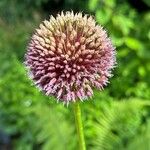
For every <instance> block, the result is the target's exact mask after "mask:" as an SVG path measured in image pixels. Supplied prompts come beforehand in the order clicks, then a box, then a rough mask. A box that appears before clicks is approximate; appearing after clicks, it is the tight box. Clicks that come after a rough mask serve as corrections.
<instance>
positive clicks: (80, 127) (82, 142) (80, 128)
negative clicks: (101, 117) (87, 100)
mask: <svg viewBox="0 0 150 150" xmlns="http://www.w3.org/2000/svg"><path fill="white" fill-rule="evenodd" d="M73 109H74V116H75V122H76V129H77V134H78V141H79V146H80V150H86V146H85V140H84V133H83V125H82V119H81V109H80V104H79V102H75V103H74V104H73Z"/></svg>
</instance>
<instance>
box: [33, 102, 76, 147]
mask: <svg viewBox="0 0 150 150" xmlns="http://www.w3.org/2000/svg"><path fill="white" fill-rule="evenodd" d="M60 109H61V110H60ZM35 112H36V115H37V116H38V118H39V121H40V122H38V124H37V129H38V130H37V132H38V133H37V140H38V143H41V145H42V150H50V149H55V150H72V149H75V146H76V143H77V142H76V138H75V136H74V126H73V125H71V123H69V120H67V118H65V116H64V112H65V108H64V107H63V106H62V107H59V108H58V107H53V108H52V107H51V108H50V107H49V106H47V105H45V106H43V105H41V104H39V105H37V106H36V107H35Z"/></svg>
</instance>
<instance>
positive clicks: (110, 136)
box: [94, 100, 150, 150]
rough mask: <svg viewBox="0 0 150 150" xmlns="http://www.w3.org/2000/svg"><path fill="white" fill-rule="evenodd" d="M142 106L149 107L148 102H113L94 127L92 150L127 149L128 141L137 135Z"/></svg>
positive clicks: (149, 103)
mask: <svg viewBox="0 0 150 150" xmlns="http://www.w3.org/2000/svg"><path fill="white" fill-rule="evenodd" d="M144 106H150V102H149V101H144V100H126V101H120V102H119V101H114V102H112V104H111V107H106V109H105V110H104V113H103V116H102V117H101V118H99V122H98V123H97V124H96V125H95V129H96V133H97V137H96V141H94V143H95V146H94V150H116V149H117V150H121V149H124V148H125V147H127V145H128V140H129V139H132V138H133V137H134V136H135V134H138V129H139V128H140V126H141V122H142V121H141V118H142V111H141V110H142V108H143V107H144ZM141 150H145V149H141Z"/></svg>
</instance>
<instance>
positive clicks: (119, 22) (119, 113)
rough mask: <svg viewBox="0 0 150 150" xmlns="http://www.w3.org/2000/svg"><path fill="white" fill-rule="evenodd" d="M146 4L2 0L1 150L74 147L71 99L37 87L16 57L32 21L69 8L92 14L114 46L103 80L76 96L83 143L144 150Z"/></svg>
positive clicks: (149, 14) (149, 56)
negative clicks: (85, 96)
mask: <svg viewBox="0 0 150 150" xmlns="http://www.w3.org/2000/svg"><path fill="white" fill-rule="evenodd" d="M149 8H150V2H149V1H148V0H139V1H137V2H136V5H135V4H134V3H133V1H132V0H131V1H129V0H124V1H122V0H105V1H104V0H78V1H75V0H22V1H20V0H1V1H0V149H2V150H3V148H4V147H7V149H14V150H34V149H35V150H77V149H78V145H77V138H76V130H75V123H74V117H73V111H72V106H71V105H69V107H68V108H66V107H64V106H63V105H62V104H57V103H56V101H55V100H54V98H51V97H45V96H44V95H43V94H42V93H41V92H39V91H38V90H37V89H36V88H35V87H34V86H32V85H31V81H30V80H29V79H28V77H27V75H26V71H25V68H24V64H23V61H24V53H25V51H26V47H27V45H28V42H29V40H30V37H31V35H32V33H33V32H34V29H35V28H36V27H38V25H39V23H40V22H41V21H42V20H44V19H45V18H48V17H49V15H50V14H54V15H55V14H56V13H57V12H60V11H61V10H74V11H75V12H77V11H82V12H84V13H89V14H92V15H93V16H94V17H95V18H96V20H97V23H99V24H101V25H103V26H104V27H105V28H106V30H107V31H108V34H109V35H110V37H111V38H112V40H113V43H114V45H115V46H116V50H117V62H118V65H117V68H116V69H115V70H114V71H113V73H114V77H113V78H111V80H110V84H109V85H108V86H107V87H106V88H105V90H104V91H97V90H95V91H94V93H95V95H94V97H93V98H92V100H89V101H86V102H84V103H81V107H82V114H83V116H82V117H83V122H84V131H85V138H86V145H87V149H88V150H135V149H136V150H150V142H149V141H150V108H149V106H150V10H149ZM6 137H7V138H8V140H7V142H6V140H4V139H5V138H6Z"/></svg>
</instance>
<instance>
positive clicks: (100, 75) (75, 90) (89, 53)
mask: <svg viewBox="0 0 150 150" xmlns="http://www.w3.org/2000/svg"><path fill="white" fill-rule="evenodd" d="M25 59H26V61H25V64H26V66H27V67H28V68H29V74H30V77H31V78H32V79H33V80H34V83H35V84H36V85H37V86H38V87H39V88H40V89H41V90H42V91H44V92H45V94H46V95H53V96H55V97H56V98H57V99H58V100H60V101H63V102H64V103H67V104H68V103H69V102H72V101H76V100H78V99H80V100H81V101H82V100H84V99H87V98H88V97H91V96H92V95H93V90H92V88H93V87H96V88H98V89H103V86H105V85H106V84H107V83H108V78H109V77H111V69H112V68H114V65H115V63H116V59H115V49H114V47H113V46H112V43H111V40H110V39H109V38H108V37H107V34H106V31H105V30H104V29H103V28H102V27H101V26H100V25H97V24H96V22H95V20H94V19H93V17H91V16H89V15H83V14H82V13H76V14H74V13H73V12H66V13H65V14H64V13H63V12H61V14H58V15H57V17H56V18H54V17H53V16H51V17H50V20H45V21H44V22H43V23H42V24H40V27H39V29H37V30H36V32H35V33H34V34H33V36H32V39H31V42H30V44H29V46H28V50H27V53H26V56H25Z"/></svg>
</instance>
